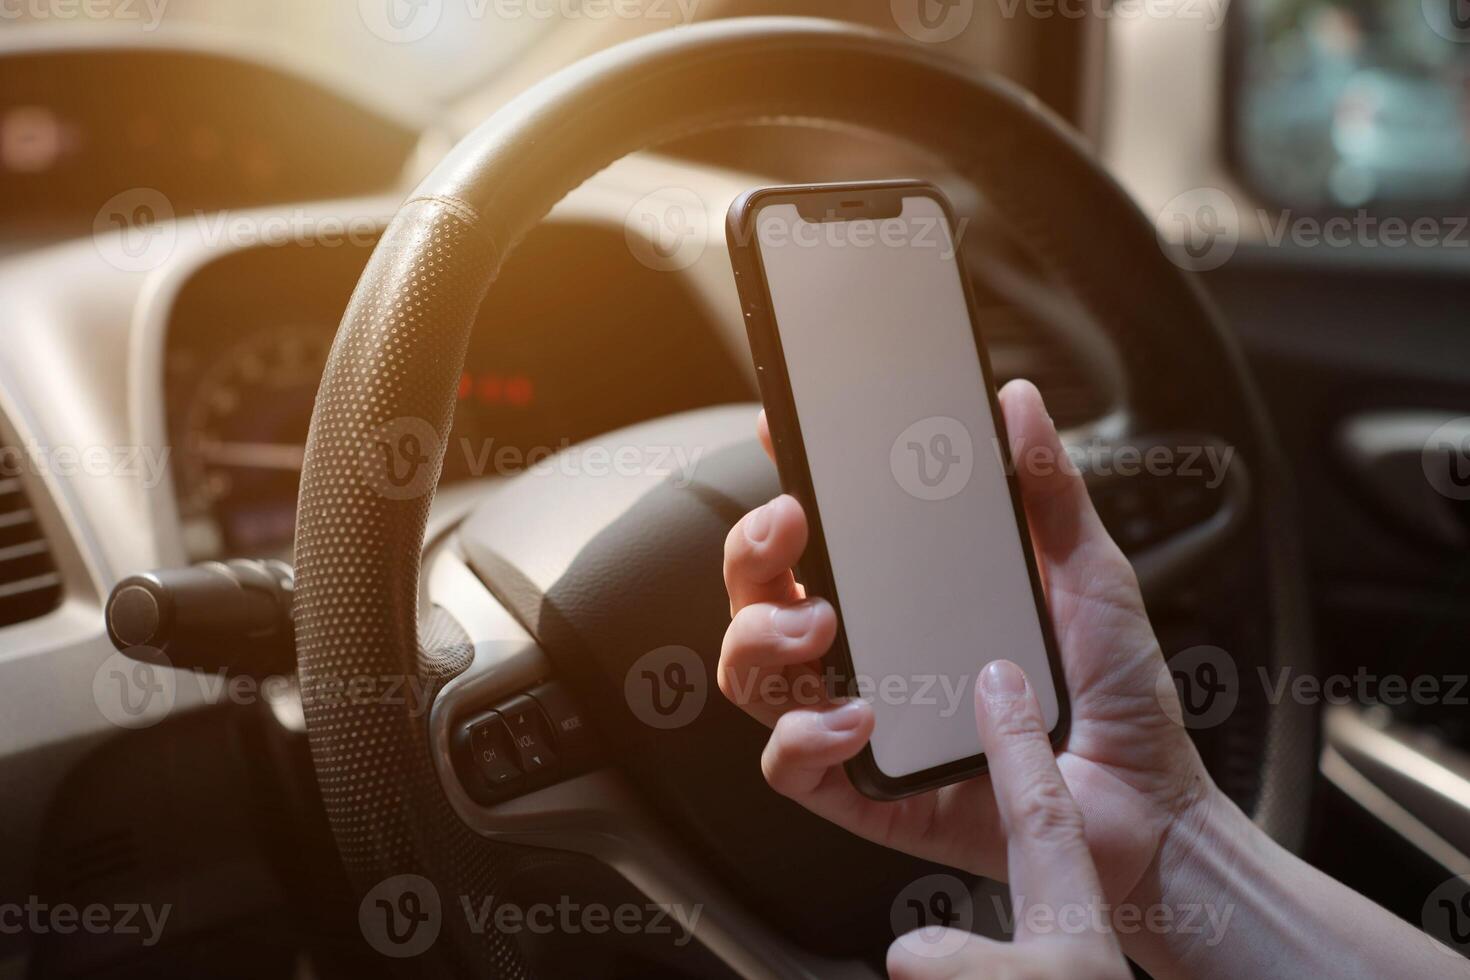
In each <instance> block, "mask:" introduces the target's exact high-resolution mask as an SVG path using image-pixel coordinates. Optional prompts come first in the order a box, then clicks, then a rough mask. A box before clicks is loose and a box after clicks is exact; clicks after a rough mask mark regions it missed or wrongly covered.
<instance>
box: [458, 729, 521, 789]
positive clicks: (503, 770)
mask: <svg viewBox="0 0 1470 980" xmlns="http://www.w3.org/2000/svg"><path fill="white" fill-rule="evenodd" d="M470 754H471V757H472V758H473V759H474V763H475V768H476V769H478V770H479V771H480V775H482V776H484V777H485V781H486V782H488V783H489V784H490V785H491V787H492V788H494V789H501V788H503V787H506V786H508V785H510V784H511V783H514V782H515V781H516V780H517V779H520V778H521V768H520V767H519V766H518V765H516V749H515V742H514V740H513V739H512V738H511V734H510V729H508V728H507V727H506V725H505V721H504V720H503V719H502V718H501V716H500V715H499V714H497V713H496V712H494V711H488V712H486V713H485V714H483V715H481V716H480V717H479V718H476V719H475V720H474V722H472V723H471V725H470Z"/></svg>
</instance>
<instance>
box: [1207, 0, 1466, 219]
mask: <svg viewBox="0 0 1470 980" xmlns="http://www.w3.org/2000/svg"><path fill="white" fill-rule="evenodd" d="M1466 10H1470V7H1467V6H1466V5H1465V4H1464V3H1463V2H1462V0H1422V2H1421V0H1350V2H1321V0H1242V2H1240V3H1238V5H1237V7H1236V9H1235V10H1234V11H1233V16H1234V23H1233V25H1232V29H1233V32H1234V33H1233V47H1232V58H1231V64H1232V79H1231V85H1230V98H1231V126H1232V132H1231V137H1232V140H1231V142H1232V149H1233V154H1232V155H1233V156H1234V157H1235V162H1236V164H1237V167H1238V168H1239V170H1240V171H1241V176H1242V177H1243V178H1244V179H1245V180H1246V182H1247V183H1248V184H1250V185H1251V186H1252V187H1253V188H1254V189H1256V190H1257V191H1259V192H1261V193H1262V195H1263V196H1264V197H1266V198H1267V199H1270V200H1272V201H1274V202H1275V203H1278V204H1282V205H1287V206H1296V207H1324V208H1359V207H1368V206H1372V205H1375V204H1394V205H1415V206H1422V207H1423V208H1424V209H1426V210H1439V209H1442V208H1444V207H1446V206H1453V205H1455V204H1459V203H1461V202H1463V201H1464V200H1466V198H1467V197H1470V132H1467V130H1470V127H1467V124H1470V43H1467V42H1470V16H1467V14H1466Z"/></svg>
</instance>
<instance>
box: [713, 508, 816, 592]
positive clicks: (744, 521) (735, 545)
mask: <svg viewBox="0 0 1470 980" xmlns="http://www.w3.org/2000/svg"><path fill="white" fill-rule="evenodd" d="M806 540H807V525H806V515H805V514H804V513H803V512H802V509H801V505H800V504H798V503H797V502H796V498H795V497H792V496H789V495H787V494H782V495H781V496H779V497H777V498H776V499H775V500H772V501H770V502H769V503H767V504H763V505H762V506H760V507H757V508H756V509H755V510H753V511H751V512H750V513H749V514H746V515H745V516H744V517H742V518H741V519H740V520H739V521H738V522H737V523H736V525H735V526H734V527H732V528H731V529H730V533H729V534H728V535H727V536H726V537H725V590H726V591H727V592H728V593H729V594H730V614H731V615H732V616H733V615H734V614H735V613H737V612H739V611H740V610H741V609H742V608H744V607H745V606H748V605H750V604H751V603H752V602H789V601H792V600H794V599H798V598H800V596H801V594H800V592H799V591H798V590H797V588H796V578H795V576H793V575H792V574H791V568H792V566H794V565H795V564H796V561H797V559H799V558H800V557H801V553H802V552H803V551H805V550H806Z"/></svg>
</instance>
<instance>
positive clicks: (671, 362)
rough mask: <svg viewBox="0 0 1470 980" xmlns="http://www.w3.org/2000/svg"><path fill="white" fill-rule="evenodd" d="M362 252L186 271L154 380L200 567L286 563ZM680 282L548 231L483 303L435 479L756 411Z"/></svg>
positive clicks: (254, 257)
mask: <svg viewBox="0 0 1470 980" xmlns="http://www.w3.org/2000/svg"><path fill="white" fill-rule="evenodd" d="M368 252H369V247H368V246H367V245H366V244H363V245H346V244H343V245H340V246H338V247H335V248H330V247H310V246H303V245H293V246H288V247H274V248H256V249H251V250H247V251H243V252H236V253H232V254H229V255H227V256H226V257H224V258H221V259H219V260H217V261H215V262H213V263H211V264H209V265H207V266H205V267H204V268H203V269H201V270H199V271H198V272H196V273H195V274H194V275H193V276H192V277H191V278H190V279H189V281H188V282H187V283H186V284H185V286H184V287H183V289H182V290H181V291H180V292H179V295H178V297H177V298H176V300H175V302H174V305H173V309H172V314H171V316H170V322H169V327H168V341H167V349H166V355H165V356H166V364H165V386H166V405H167V417H168V429H169V444H170V445H172V446H173V447H174V449H175V451H174V454H173V460H172V465H173V477H174V484H175V492H176V495H177V500H178V508H179V517H180V521H181V525H182V531H183V541H184V547H185V551H186V552H187V553H188V556H189V557H190V558H191V559H193V560H202V559H209V558H217V557H221V556H229V557H289V553H290V548H291V541H292V535H293V532H294V521H295V514H296V491H297V485H298V482H299V479H300V473H301V464H302V459H303V457H304V453H305V443H306V434H307V429H308V427H309V424H310V420H311V410H312V405H313V403H314V400H315V396H316V390H317V385H318V383H319V381H320V380H321V375H322V369H323V367H324V366H325V364H326V360H327V355H328V353H329V351H330V349H331V343H332V337H333V335H334V334H335V332H336V329H337V323H338V321H339V320H340V318H341V314H342V310H343V309H344V308H345V307H346V305H347V301H348V299H349V297H350V296H351V293H352V288H353V286H354V284H355V283H356V281H357V277H358V275H359V273H360V272H361V270H362V267H363V266H364V264H365V263H366V261H367V258H368ZM727 351H728V348H727V347H726V346H725V345H722V344H720V343H718V342H717V340H716V338H714V337H713V336H711V334H710V327H709V325H708V315H707V313H706V312H705V311H704V310H702V309H700V308H699V307H698V304H697V303H696V302H695V299H694V297H693V296H692V295H691V294H690V293H689V292H688V291H687V290H686V289H685V287H684V286H683V285H682V284H681V281H680V279H679V277H676V276H670V275H668V274H666V273H662V272H659V271H655V270H653V269H650V268H648V267H647V266H644V265H642V264H640V263H639V262H638V261H636V260H635V259H634V257H633V254H632V252H631V251H629V249H628V248H627V245H626V243H625V241H624V239H623V236H622V235H621V234H614V233H611V232H609V231H607V230H606V229H601V228H595V227H591V226H587V225H576V224H571V225H568V224H549V225H545V226H543V227H542V228H541V229H540V230H538V231H537V232H536V233H534V234H532V235H531V236H529V237H528V239H527V240H526V241H525V242H524V243H522V245H521V246H520V248H519V249H518V250H517V252H516V253H515V255H514V256H513V257H512V259H511V261H510V262H509V263H508V264H507V267H506V268H505V270H504V271H503V272H502V275H501V276H500V279H499V281H498V282H497V284H496V285H495V286H494V287H493V288H492V289H491V291H490V295H489V297H488V298H487V300H486V302H485V305H484V307H483V308H482V310H481V313H480V318H479V321H478V323H477V326H476V329H475V331H474V334H473V336H472V338H471V341H470V349H469V353H468V356H467V358H466V365H465V370H464V373H463V376H462V378H461V381H460V387H459V392H458V397H459V401H458V406H457V409H456V413H455V421H454V429H453V432H452V435H451V438H450V441H449V443H448V446H447V452H446V458H445V469H444V480H445V481H446V482H454V481H463V480H468V479H472V478H478V477H492V476H506V475H511V474H513V473H516V472H519V471H521V470H523V469H525V468H527V466H528V465H531V464H534V463H536V462H537V461H538V460H540V459H543V458H545V457H546V456H548V455H550V454H551V453H554V452H556V451H558V450H561V449H564V448H566V447H567V446H569V445H572V444H575V443H577V442H579V441H581V440H583V439H586V438H588V437H590V436H593V435H597V434H599V433H602V432H606V431H610V430H612V429H616V428H619V427H622V426H625V425H629V424H632V423H634V422H638V421H642V420H644V419H648V418H652V417H655V416H658V415H663V414H668V413H671V412H677V411H682V410H686V409H692V408H699V407H703V406H706V405H714V404H721V403H726V402H734V401H744V400H749V399H751V398H753V397H754V394H755V393H754V391H753V390H752V389H751V388H750V387H749V386H748V384H747V382H746V380H745V375H744V374H743V373H742V372H741V371H740V370H739V369H738V366H737V365H736V364H735V363H734V362H733V359H732V357H731V356H730V354H729V353H728V352H727Z"/></svg>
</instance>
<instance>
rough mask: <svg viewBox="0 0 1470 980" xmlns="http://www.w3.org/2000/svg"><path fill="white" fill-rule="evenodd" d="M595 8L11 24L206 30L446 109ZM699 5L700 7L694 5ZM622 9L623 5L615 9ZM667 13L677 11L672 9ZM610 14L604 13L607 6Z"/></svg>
mask: <svg viewBox="0 0 1470 980" xmlns="http://www.w3.org/2000/svg"><path fill="white" fill-rule="evenodd" d="M598 2H599V0H250V2H249V3H241V2H240V0H97V2H95V3H90V4H81V3H78V4H76V5H75V6H71V5H63V4H42V3H16V4H13V5H7V6H6V9H5V10H4V11H3V17H4V19H5V20H6V21H7V22H8V23H7V26H11V25H22V26H28V25H35V26H38V27H39V26H45V27H50V28H52V29H54V30H59V31H64V30H78V31H80V30H85V29H87V28H95V27H98V26H105V27H107V28H109V29H112V30H114V31H124V30H136V31H139V32H140V33H147V34H152V33H155V32H164V33H167V32H171V31H176V30H181V29H182V30H194V31H198V30H201V29H203V30H207V31H212V32H214V33H217V34H219V35H221V36H225V37H228V38H244V39H258V40H259V41H260V42H262V43H264V44H266V45H269V46H271V47H274V48H277V49H280V50H282V51H283V52H285V53H286V54H288V55H292V56H294V57H295V58H296V59H298V60H300V61H302V62H305V63H308V64H315V65H320V66H324V67H326V68H329V69H332V70H334V71H336V72H338V73H342V74H346V75H348V76H354V75H357V76H362V75H370V76H371V77H372V79H373V80H374V81H375V82H376V83H378V84H379V85H382V86H387V87H391V88H396V89H398V90H400V91H402V92H404V93H405V94H408V95H410V96H416V97H418V98H421V99H429V100H433V101H444V100H446V99H448V98H451V97H453V96H455V95H458V94H459V93H461V92H463V91H464V90H465V89H466V88H468V87H470V86H471V85H473V84H474V83H475V82H476V81H478V80H479V79H482V78H485V77H487V76H489V75H491V74H493V73H494V72H495V71H496V69H497V68H499V67H500V66H502V65H504V64H505V63H506V62H507V61H508V60H509V59H510V58H512V57H513V56H514V54H515V53H516V52H517V51H518V50H520V49H522V48H523V47H525V46H526V45H528V44H530V43H531V42H532V41H533V40H534V39H535V38H536V37H538V36H540V35H541V34H543V33H544V32H545V31H547V30H548V29H549V28H551V27H552V26H553V25H554V24H556V23H558V22H563V21H565V20H567V19H570V18H576V17H578V16H586V15H587V14H586V12H585V11H586V10H587V9H590V5H592V4H596V3H598ZM693 2H697V0H693ZM618 5H620V6H622V7H624V8H627V7H628V3H627V0H618ZM669 5H670V10H672V11H675V12H677V10H678V7H677V5H675V4H674V2H673V0H669ZM609 9H611V7H609Z"/></svg>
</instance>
